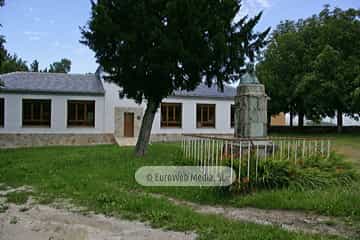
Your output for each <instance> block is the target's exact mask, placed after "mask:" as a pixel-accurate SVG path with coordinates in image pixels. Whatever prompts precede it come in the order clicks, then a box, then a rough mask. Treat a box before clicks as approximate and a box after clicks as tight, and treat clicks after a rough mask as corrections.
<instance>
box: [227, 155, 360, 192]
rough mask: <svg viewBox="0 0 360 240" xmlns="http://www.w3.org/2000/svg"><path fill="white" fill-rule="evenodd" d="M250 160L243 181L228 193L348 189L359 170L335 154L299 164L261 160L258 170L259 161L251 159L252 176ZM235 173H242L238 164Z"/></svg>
mask: <svg viewBox="0 0 360 240" xmlns="http://www.w3.org/2000/svg"><path fill="white" fill-rule="evenodd" d="M247 164H248V163H247V161H243V162H242V164H241V172H242V173H243V174H242V176H241V179H239V177H238V176H237V181H236V182H235V183H234V184H233V185H232V186H230V187H227V188H226V190H227V191H231V192H251V191H256V190H259V189H268V190H269V189H281V188H291V189H295V190H306V189H319V188H325V187H329V186H334V185H339V186H344V187H347V186H349V185H350V184H351V183H352V182H353V181H355V180H356V179H357V178H358V175H357V174H356V171H355V170H353V168H352V165H351V164H350V163H347V162H345V161H344V160H343V159H342V158H340V157H339V156H337V155H335V154H331V155H330V157H329V158H323V157H320V156H312V157H309V158H306V159H303V160H301V161H298V162H297V163H296V164H295V163H294V162H293V161H288V160H284V159H282V160H277V159H267V160H261V161H258V163H257V164H258V168H257V171H256V159H253V158H251V159H250V169H249V170H250V172H249V173H250V175H249V177H248V176H247V169H248V166H247ZM224 165H227V166H231V164H230V160H229V159H227V160H225V161H224ZM233 168H234V170H235V172H236V173H238V171H239V163H238V162H235V161H234V163H233Z"/></svg>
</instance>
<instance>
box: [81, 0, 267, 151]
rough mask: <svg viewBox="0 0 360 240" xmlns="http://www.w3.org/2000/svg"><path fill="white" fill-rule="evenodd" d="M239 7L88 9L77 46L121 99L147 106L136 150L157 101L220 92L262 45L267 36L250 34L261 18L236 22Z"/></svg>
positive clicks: (173, 4) (173, 0)
mask: <svg viewBox="0 0 360 240" xmlns="http://www.w3.org/2000/svg"><path fill="white" fill-rule="evenodd" d="M240 7H241V1H239V0H225V1H208V0H146V1H145V0H138V1H130V0H122V1H110V0H100V1H96V2H95V1H93V2H92V13H91V18H90V21H89V23H88V24H87V26H85V27H83V28H82V40H81V42H82V43H83V44H85V45H87V46H88V47H89V48H90V49H92V50H93V51H94V52H95V56H96V58H97V61H98V63H99V64H100V65H101V66H102V67H103V68H104V71H105V72H107V74H108V75H107V77H106V78H107V79H108V80H109V81H112V82H114V83H116V84H118V85H119V86H120V87H121V88H122V95H123V96H126V97H127V98H131V99H134V100H135V101H136V102H138V103H140V102H142V101H143V100H144V99H146V100H147V103H148V104H147V110H146V111H145V115H144V119H143V121H142V127H141V130H140V134H139V136H140V137H139V142H138V144H137V148H138V147H142V148H146V145H147V144H148V141H149V136H150V131H151V126H152V122H153V119H154V115H155V112H156V111H157V109H158V106H159V104H160V103H161V101H162V99H164V98H166V97H168V96H169V95H171V94H172V93H173V92H174V91H175V90H188V91H191V90H194V89H195V88H196V87H197V86H198V85H199V84H200V83H202V82H205V83H206V84H207V85H208V86H211V85H212V84H216V85H217V86H218V87H219V88H220V89H223V87H224V84H225V83H231V82H233V80H237V78H238V77H237V75H239V74H242V73H243V72H244V66H245V63H246V61H247V60H248V59H250V60H252V61H253V60H254V58H255V56H256V55H257V53H258V52H259V51H260V50H261V49H262V48H263V47H264V46H265V45H266V43H267V42H266V41H265V38H266V36H267V34H268V32H269V30H266V31H265V32H262V33H255V32H254V28H255V26H256V24H257V23H258V22H259V20H260V18H261V13H260V14H258V15H257V16H255V17H254V18H250V19H249V18H248V17H243V18H240V19H237V18H235V17H236V16H237V14H238V12H239V10H240ZM139 143H140V144H139ZM137 150H139V149H137ZM141 150H142V151H143V150H144V149H141ZM139 155H142V153H140V154H139Z"/></svg>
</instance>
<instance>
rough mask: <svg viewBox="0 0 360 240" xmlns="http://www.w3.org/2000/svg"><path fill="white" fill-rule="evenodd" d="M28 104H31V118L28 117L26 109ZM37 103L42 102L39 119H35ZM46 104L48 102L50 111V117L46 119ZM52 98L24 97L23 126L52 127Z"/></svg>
mask: <svg viewBox="0 0 360 240" xmlns="http://www.w3.org/2000/svg"><path fill="white" fill-rule="evenodd" d="M26 104H31V107H30V119H26V117H27V116H26V114H25V111H26V110H25V109H26V107H25V106H26ZM35 104H40V113H39V119H35V116H34V115H35V110H34V108H35V107H34V106H35ZM44 104H48V107H49V112H48V119H45V116H44V114H45V113H46V112H45V111H44V110H45V109H44ZM51 109H52V108H51V99H38V98H24V99H22V117H21V120H22V127H41V128H45V127H46V128H51Z"/></svg>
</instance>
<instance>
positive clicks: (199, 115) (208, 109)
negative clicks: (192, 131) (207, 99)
mask: <svg viewBox="0 0 360 240" xmlns="http://www.w3.org/2000/svg"><path fill="white" fill-rule="evenodd" d="M196 127H197V128H215V104H197V105H196Z"/></svg>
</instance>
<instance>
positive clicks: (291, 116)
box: [290, 112, 294, 127]
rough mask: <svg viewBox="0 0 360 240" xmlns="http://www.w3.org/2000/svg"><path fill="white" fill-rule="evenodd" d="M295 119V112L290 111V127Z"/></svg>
mask: <svg viewBox="0 0 360 240" xmlns="http://www.w3.org/2000/svg"><path fill="white" fill-rule="evenodd" d="M293 121H294V113H293V112H290V127H293V125H294V124H293Z"/></svg>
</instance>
